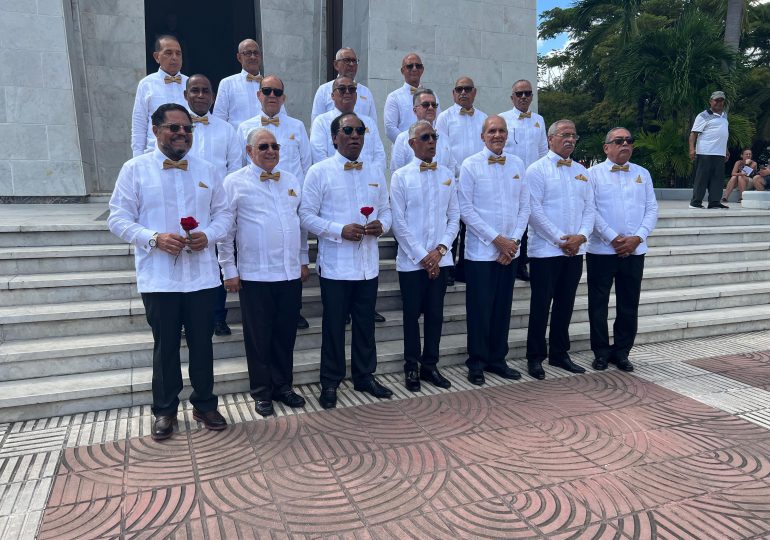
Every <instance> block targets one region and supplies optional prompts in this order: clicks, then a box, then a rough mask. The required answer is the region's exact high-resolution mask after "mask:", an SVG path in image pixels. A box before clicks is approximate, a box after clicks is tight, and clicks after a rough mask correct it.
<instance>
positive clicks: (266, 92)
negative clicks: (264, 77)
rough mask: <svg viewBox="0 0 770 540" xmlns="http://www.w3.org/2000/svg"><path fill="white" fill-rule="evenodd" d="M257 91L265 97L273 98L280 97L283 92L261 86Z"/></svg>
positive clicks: (278, 89)
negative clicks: (270, 96)
mask: <svg viewBox="0 0 770 540" xmlns="http://www.w3.org/2000/svg"><path fill="white" fill-rule="evenodd" d="M259 91H260V92H262V93H263V94H264V95H266V96H269V95H270V94H275V97H281V96H282V95H283V90H282V89H281V88H270V87H269V86H263V87H262V88H260V89H259Z"/></svg>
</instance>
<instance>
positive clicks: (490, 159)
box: [487, 156, 505, 165]
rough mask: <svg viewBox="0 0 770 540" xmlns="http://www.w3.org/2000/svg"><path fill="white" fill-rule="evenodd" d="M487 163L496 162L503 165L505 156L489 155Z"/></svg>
mask: <svg viewBox="0 0 770 540" xmlns="http://www.w3.org/2000/svg"><path fill="white" fill-rule="evenodd" d="M487 163H489V164H490V165H492V164H493V163H497V164H498V165H505V156H489V157H488V158H487Z"/></svg>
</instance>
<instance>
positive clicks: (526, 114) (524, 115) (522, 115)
mask: <svg viewBox="0 0 770 540" xmlns="http://www.w3.org/2000/svg"><path fill="white" fill-rule="evenodd" d="M522 118H532V111H527V112H523V113H519V120H521V119H522Z"/></svg>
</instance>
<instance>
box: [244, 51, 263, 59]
mask: <svg viewBox="0 0 770 540" xmlns="http://www.w3.org/2000/svg"><path fill="white" fill-rule="evenodd" d="M238 54H240V55H241V56H245V57H247V58H248V57H252V56H253V57H254V58H259V57H260V56H262V53H261V52H259V51H241V52H239V53H238Z"/></svg>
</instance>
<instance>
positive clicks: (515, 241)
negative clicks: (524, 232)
mask: <svg viewBox="0 0 770 540" xmlns="http://www.w3.org/2000/svg"><path fill="white" fill-rule="evenodd" d="M513 242H514V243H515V244H516V245H517V246H520V245H521V240H519V239H518V238H514V239H513Z"/></svg>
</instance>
